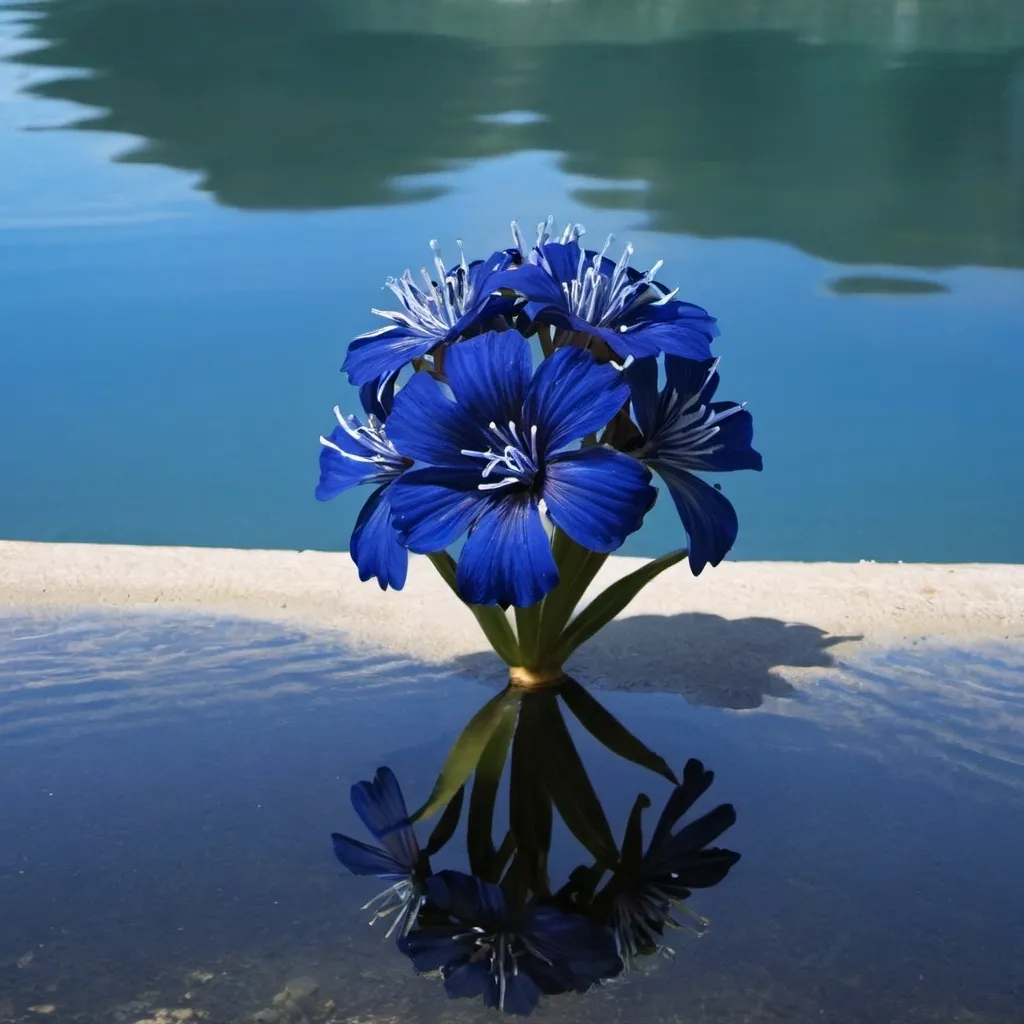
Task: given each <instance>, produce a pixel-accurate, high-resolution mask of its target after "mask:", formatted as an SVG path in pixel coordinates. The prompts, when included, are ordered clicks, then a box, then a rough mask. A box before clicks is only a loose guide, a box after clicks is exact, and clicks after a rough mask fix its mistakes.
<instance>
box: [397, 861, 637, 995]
mask: <svg viewBox="0 0 1024 1024" xmlns="http://www.w3.org/2000/svg"><path fill="white" fill-rule="evenodd" d="M427 894H428V896H429V899H430V902H431V904H433V905H434V906H435V907H436V908H437V910H438V911H440V912H441V913H442V914H443V915H445V916H446V917H447V918H448V923H447V924H444V925H440V926H432V927H430V928H421V929H419V930H417V931H414V932H412V933H410V934H409V935H407V936H406V937H405V938H404V939H400V940H399V948H400V949H401V950H402V952H403V953H405V954H406V955H407V956H409V958H410V959H411V960H412V962H413V964H414V965H415V967H416V969H417V970H420V971H431V970H438V969H440V970H441V972H442V974H443V976H444V984H445V991H446V992H447V993H448V995H449V996H452V997H454V998H459V997H470V998H472V997H476V996H482V997H483V1000H484V1003H485V1005H487V1006H490V1007H497V1008H498V1009H501V1010H504V1011H505V1012H507V1013H517V1014H527V1013H530V1012H532V1010H533V1009H534V1008H535V1007H536V1005H537V1002H538V1000H539V999H540V996H541V994H542V993H543V994H545V995H555V994H557V993H559V992H570V991H578V992H584V991H586V990H587V989H588V988H590V987H591V986H592V985H594V984H596V983H597V982H598V981H600V980H601V979H602V978H608V977H612V976H613V975H615V974H617V973H618V972H619V971H620V970H621V963H620V961H619V958H618V955H617V954H616V951H615V943H614V940H613V938H612V935H611V933H610V932H609V931H607V930H606V929H601V928H597V927H595V926H594V925H592V924H591V923H590V921H589V920H588V919H587V918H586V917H584V916H583V915H580V914H565V913H563V912H562V911H560V910H557V909H556V908H554V907H546V906H541V905H539V904H537V903H531V904H529V905H527V906H526V907H525V908H524V909H522V910H516V909H514V908H513V907H511V906H510V905H509V904H508V902H507V901H506V899H505V894H504V893H503V892H502V890H501V888H500V887H498V886H497V885H492V884H490V883H488V882H483V881H481V880H480V879H477V878H474V877H472V876H470V875H464V874H462V873H460V872H457V871H442V872H440V873H439V874H437V875H434V876H433V877H432V878H430V879H429V880H428V882H427Z"/></svg>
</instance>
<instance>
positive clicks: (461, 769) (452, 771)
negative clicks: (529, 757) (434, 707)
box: [412, 686, 522, 821]
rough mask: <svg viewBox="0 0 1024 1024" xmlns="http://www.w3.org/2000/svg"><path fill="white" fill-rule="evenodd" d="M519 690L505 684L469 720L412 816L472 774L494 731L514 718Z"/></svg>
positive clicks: (434, 805) (425, 813)
mask: <svg viewBox="0 0 1024 1024" xmlns="http://www.w3.org/2000/svg"><path fill="white" fill-rule="evenodd" d="M521 699H522V693H521V691H518V690H517V689H516V688H515V687H511V686H508V687H506V688H505V689H504V690H502V692H501V693H499V694H496V695H495V696H494V697H492V698H491V699H490V700H489V701H488V702H487V703H486V704H485V705H484V706H483V707H482V708H481V709H480V710H479V711H478V712H477V713H476V714H475V715H474V716H473V717H472V718H471V719H470V720H469V723H468V724H467V725H466V727H465V729H463V730H462V732H461V733H460V734H459V738H458V739H457V740H456V741H455V743H454V744H453V745H452V749H451V750H450V751H448V757H447V758H446V759H445V762H444V766H443V767H442V769H441V774H440V775H439V776H438V777H437V782H435V783H434V788H433V790H432V792H431V794H430V796H429V797H428V798H427V802H426V803H425V804H424V805H423V806H422V807H421V808H420V809H419V810H418V811H417V812H416V813H415V814H414V815H413V816H412V820H413V821H422V820H423V819H424V818H429V817H430V816H431V815H432V814H435V813H436V812H437V810H438V808H440V807H442V806H444V805H445V804H446V803H448V801H449V800H451V799H452V798H453V797H454V796H455V794H456V792H457V791H458V790H459V789H460V788H461V787H462V786H463V785H465V782H466V780H467V779H468V778H469V777H470V775H472V774H473V772H474V770H475V769H476V766H477V764H478V763H479V761H480V757H481V756H482V754H483V752H484V748H485V747H486V746H487V744H488V742H489V740H490V738H491V736H492V735H493V734H494V731H495V730H496V729H497V728H498V727H499V726H500V725H501V724H502V722H503V721H504V720H505V719H506V718H508V717H511V718H513V719H514V718H515V715H516V710H517V709H518V707H519V701H520V700H521Z"/></svg>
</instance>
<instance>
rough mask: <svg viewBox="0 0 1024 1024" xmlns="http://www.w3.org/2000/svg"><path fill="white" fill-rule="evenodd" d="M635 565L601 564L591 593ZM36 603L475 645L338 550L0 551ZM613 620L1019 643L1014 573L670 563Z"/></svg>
mask: <svg viewBox="0 0 1024 1024" xmlns="http://www.w3.org/2000/svg"><path fill="white" fill-rule="evenodd" d="M641 561H642V560H640V559H635V558H625V557H613V558H611V559H609V561H608V563H607V564H606V566H605V568H604V570H603V571H602V573H601V574H600V575H599V576H598V579H597V581H596V583H595V587H601V586H604V585H606V584H607V583H608V582H609V581H611V580H613V579H615V578H616V577H619V576H622V575H624V574H625V573H627V572H629V571H631V570H632V569H633V568H635V567H636V566H637V565H639V564H640V563H641ZM41 606H42V607H51V608H63V609H96V608H103V607H116V608H135V609H138V608H147V609H156V610H165V611H166V610H199V611H206V612H210V613H230V614H238V615H244V616H250V617H254V618H259V619H264V620H271V621H279V622H281V621H283V622H290V623H298V624H302V625H304V626H306V627H308V628H310V629H317V630H319V629H323V628H326V629H331V630H338V631H340V632H341V633H342V634H343V635H344V636H345V638H346V639H347V640H349V641H350V642H353V643H358V644H364V645H370V646H373V647H380V648H387V649H389V650H391V651H394V652H402V653H407V654H410V655H414V656H416V657H420V658H425V659H428V660H431V661H443V660H449V659H452V658H456V657H460V656H464V655H469V654H472V653H473V652H476V651H480V650H482V649H483V647H484V645H483V643H482V641H481V638H480V635H479V633H478V631H477V627H476V623H475V621H474V620H473V619H472V617H471V616H470V615H469V614H468V612H466V611H465V610H464V609H463V608H462V607H461V606H460V605H459V604H458V603H457V602H456V600H455V598H454V597H453V595H452V594H451V592H450V591H449V590H448V589H447V587H446V586H445V585H444V583H443V582H442V581H441V580H440V579H439V578H438V576H437V574H436V573H435V572H434V569H433V567H432V566H431V565H430V564H429V563H428V562H427V561H426V559H423V558H414V559H413V560H412V564H411V566H410V572H409V581H408V583H407V585H406V589H405V590H404V591H403V592H402V593H401V594H396V593H392V592H388V593H383V592H381V591H380V590H379V588H378V587H377V585H376V584H375V583H372V582H371V583H365V584H364V583H360V582H359V579H358V577H357V576H356V571H355V567H354V566H353V564H352V562H351V560H350V559H349V557H348V555H347V554H345V553H328V552H320V551H301V552H296V551H241V550H229V549H213V548H170V547H128V546H120V545H91V544H41V543H31V542H23V541H0V608H8V609H17V608H26V607H36V608H38V607H41ZM626 614H627V616H628V617H630V618H632V619H641V620H643V622H644V623H645V624H646V626H647V627H648V628H647V629H645V630H643V632H645V633H650V638H651V640H652V641H656V640H657V639H658V638H659V637H660V638H661V639H662V641H663V642H667V641H669V640H670V638H671V639H672V640H673V641H675V642H676V643H677V644H680V643H681V644H683V645H684V646H690V645H691V644H696V643H697V642H698V641H699V642H700V644H701V645H706V644H708V643H711V644H712V646H714V645H715V644H716V643H718V644H720V645H722V647H723V649H722V653H723V654H728V653H729V651H728V649H727V648H728V647H730V646H734V645H735V644H736V642H737V635H736V631H735V630H734V629H732V628H731V626H730V625H729V624H730V623H732V624H735V623H736V622H737V621H738V620H744V621H748V622H750V621H758V622H761V623H762V630H761V631H762V633H765V632H766V631H767V632H770V631H771V629H772V628H773V627H774V629H775V631H776V632H783V633H784V632H789V633H790V634H791V633H792V627H794V626H801V627H808V628H810V629H812V630H813V632H814V633H815V634H816V635H817V636H820V637H822V638H824V637H828V638H832V639H831V641H830V642H831V643H833V644H834V643H835V642H836V640H837V639H838V638H840V637H843V638H853V637H856V638H858V639H859V641H860V642H863V643H868V644H885V643H893V642H899V641H904V640H907V639H909V638H915V637H923V636H936V635H938V636H942V637H946V638H950V639H952V638H970V637H975V638H999V639H1003V638H1011V639H1017V638H1024V565H916V564H915V565H910V564H906V565H904V564H899V565H892V564H876V563H859V564H845V563H830V562H817V563H800V562H728V563H725V564H723V565H721V566H719V567H718V568H717V569H708V570H706V571H705V572H704V573H703V575H701V576H700V577H699V578H696V579H695V578H694V577H693V576H692V575H691V574H690V573H689V571H688V569H687V568H686V567H685V566H677V567H675V568H673V569H670V570H669V571H668V572H666V573H664V574H663V575H662V576H661V577H660V578H659V579H658V580H657V581H656V582H655V583H654V584H652V585H651V586H650V587H648V588H647V589H646V590H645V591H644V592H643V593H641V594H640V596H639V597H638V598H637V599H636V600H635V601H634V602H633V604H632V605H631V606H630V608H629V609H628V611H627V613H626ZM666 617H667V618H669V619H670V621H669V622H668V623H666V622H665V621H664V619H665V618H666ZM640 625H641V623H640V622H637V623H636V626H637V627H638V628H637V629H635V630H633V629H631V630H629V631H626V630H625V628H624V627H623V628H622V629H621V630H620V631H619V632H620V642H619V644H618V646H619V647H622V646H623V645H625V646H628V647H629V648H632V649H633V653H634V654H635V653H637V651H636V646H635V645H636V634H637V633H639V632H641V630H640V629H639V627H640ZM784 627H786V628H784ZM651 630H653V631H654V632H650V631H651ZM690 634H692V635H690ZM719 634H720V639H719V640H718V641H716V640H715V636H717V635H719ZM623 653H625V652H623ZM707 653H708V654H709V656H711V655H713V654H714V652H713V651H709V652H707Z"/></svg>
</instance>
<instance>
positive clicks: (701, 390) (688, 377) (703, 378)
mask: <svg viewBox="0 0 1024 1024" xmlns="http://www.w3.org/2000/svg"><path fill="white" fill-rule="evenodd" d="M715 362H716V361H715V360H714V359H682V358H680V357H679V356H665V388H666V390H668V391H675V392H676V394H677V395H679V398H680V399H681V400H682V402H683V403H686V402H688V401H689V400H690V399H691V398H693V397H696V396H699V399H700V400H699V402H697V403H696V404H698V405H707V404H708V402H710V401H711V399H712V398H714V397H715V392H716V391H717V390H718V382H719V376H718V374H717V373H711V369H712V367H713V366H714V365H715Z"/></svg>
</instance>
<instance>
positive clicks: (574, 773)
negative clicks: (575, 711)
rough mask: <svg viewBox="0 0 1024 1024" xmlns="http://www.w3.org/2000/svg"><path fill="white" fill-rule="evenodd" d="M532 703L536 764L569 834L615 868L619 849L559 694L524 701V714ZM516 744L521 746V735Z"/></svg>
mask: <svg viewBox="0 0 1024 1024" xmlns="http://www.w3.org/2000/svg"><path fill="white" fill-rule="evenodd" d="M528 703H529V704H530V705H531V712H530V713H531V718H532V719H533V721H532V722H531V725H532V726H533V728H531V730H530V738H531V742H532V744H533V746H534V750H535V753H534V760H535V761H536V763H537V764H538V765H539V766H540V770H541V772H542V773H543V777H544V788H545V789H546V790H547V792H548V793H549V794H550V796H551V800H552V802H553V803H554V805H555V807H556V809H557V810H558V813H559V815H560V816H561V818H562V820H563V821H564V822H565V824H566V826H567V827H568V829H569V831H570V832H572V834H573V835H574V836H575V837H576V838H577V839H578V840H579V841H580V843H582V844H583V846H584V847H585V848H586V849H587V850H588V851H589V852H590V853H591V854H592V855H593V856H594V858H595V859H596V860H597V862H598V863H599V864H601V865H604V866H605V867H608V868H614V867H615V865H616V864H617V863H618V861H619V848H618V846H617V845H616V843H615V837H614V836H613V835H612V830H611V827H610V826H609V824H608V818H607V817H606V815H605V813H604V808H603V807H602V806H601V801H600V800H599V799H598V796H597V793H595V792H594V787H593V785H592V784H591V782H590V777H589V776H588V775H587V771H586V769H585V768H584V767H583V762H582V761H581V760H580V755H579V752H578V751H577V750H576V744H575V743H573V741H572V736H570V735H569V730H568V729H567V728H566V725H565V719H564V718H563V717H562V711H561V708H559V706H558V700H557V699H556V697H555V694H554V693H553V692H551V691H541V692H539V693H535V694H530V696H529V698H528V699H524V701H523V711H524V713H525V711H526V707H527V704H528ZM516 740H517V742H518V740H519V736H518V735H517V736H516ZM514 756H515V752H514V751H513V757H514Z"/></svg>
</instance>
